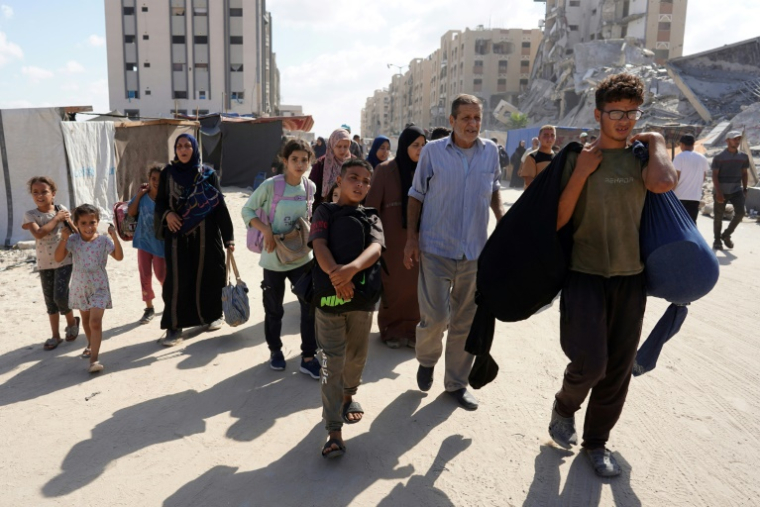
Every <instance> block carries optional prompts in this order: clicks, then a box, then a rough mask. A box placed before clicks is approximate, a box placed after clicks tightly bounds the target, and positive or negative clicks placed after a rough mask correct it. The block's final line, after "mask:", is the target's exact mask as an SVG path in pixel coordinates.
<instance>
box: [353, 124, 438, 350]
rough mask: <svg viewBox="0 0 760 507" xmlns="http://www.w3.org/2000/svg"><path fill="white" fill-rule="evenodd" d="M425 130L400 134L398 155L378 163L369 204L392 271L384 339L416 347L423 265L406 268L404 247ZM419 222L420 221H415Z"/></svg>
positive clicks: (382, 320) (380, 317) (383, 314)
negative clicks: (377, 220)
mask: <svg viewBox="0 0 760 507" xmlns="http://www.w3.org/2000/svg"><path fill="white" fill-rule="evenodd" d="M426 142H427V141H426V139H425V132H424V131H423V130H422V129H421V128H419V127H409V128H407V129H406V130H404V131H403V132H402V133H401V136H399V138H398V149H397V150H396V158H394V159H393V160H390V161H388V162H384V163H382V164H380V165H378V166H377V168H376V169H375V172H374V174H373V175H372V187H371V188H370V191H369V193H368V194H367V199H366V205H367V206H368V207H371V208H375V209H377V211H378V212H379V213H380V219H381V220H382V222H383V230H384V232H385V246H386V250H385V252H383V259H384V260H385V264H386V266H387V268H388V272H385V271H383V273H382V278H383V296H382V298H383V299H382V303H381V305H380V311H379V312H378V314H377V325H378V327H379V328H380V339H381V340H382V341H383V342H384V343H385V344H386V345H388V347H390V348H393V349H395V348H399V347H403V346H409V347H412V348H414V346H415V343H416V341H417V339H416V328H417V324H418V323H419V322H420V309H419V303H418V301H417V279H418V277H419V268H418V266H417V265H415V266H413V267H412V269H411V272H409V271H407V270H406V269H404V247H405V246H406V236H407V228H408V225H407V203H408V200H409V198H408V197H407V195H408V194H409V189H410V188H411V186H412V179H413V178H414V171H415V170H416V169H417V162H418V161H419V159H420V153H421V152H422V148H423V147H424V146H425V143H426ZM415 225H416V224H415Z"/></svg>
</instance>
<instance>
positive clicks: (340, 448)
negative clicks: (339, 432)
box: [322, 438, 346, 459]
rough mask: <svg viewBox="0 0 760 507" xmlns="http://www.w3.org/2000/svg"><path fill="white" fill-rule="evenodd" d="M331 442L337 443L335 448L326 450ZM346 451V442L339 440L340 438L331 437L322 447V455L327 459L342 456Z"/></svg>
mask: <svg viewBox="0 0 760 507" xmlns="http://www.w3.org/2000/svg"><path fill="white" fill-rule="evenodd" d="M333 444H335V445H337V446H338V448H337V449H331V450H329V451H328V452H325V451H327V450H328V449H330V448H331V447H332V446H333ZM345 453H346V444H344V443H343V442H341V441H340V439H337V438H331V439H330V440H328V441H327V442H325V445H324V446H323V447H322V457H323V458H326V459H329V458H337V457H339V456H343V455H344V454H345Z"/></svg>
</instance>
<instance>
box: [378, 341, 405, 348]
mask: <svg viewBox="0 0 760 507" xmlns="http://www.w3.org/2000/svg"><path fill="white" fill-rule="evenodd" d="M383 343H385V345H386V346H387V347H388V348H389V349H400V348H401V347H402V344H401V342H400V341H399V340H394V339H390V340H386V341H384V342H383Z"/></svg>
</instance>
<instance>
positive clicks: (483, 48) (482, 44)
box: [475, 39, 490, 55]
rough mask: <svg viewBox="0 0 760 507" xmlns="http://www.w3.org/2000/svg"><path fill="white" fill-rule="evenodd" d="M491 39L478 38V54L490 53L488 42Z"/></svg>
mask: <svg viewBox="0 0 760 507" xmlns="http://www.w3.org/2000/svg"><path fill="white" fill-rule="evenodd" d="M489 42H490V41H488V40H485V39H478V40H476V41H475V54H476V55H487V54H488V43H489Z"/></svg>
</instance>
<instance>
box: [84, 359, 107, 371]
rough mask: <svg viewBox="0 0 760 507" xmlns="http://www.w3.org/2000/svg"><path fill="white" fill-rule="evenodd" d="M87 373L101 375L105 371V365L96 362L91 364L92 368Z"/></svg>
mask: <svg viewBox="0 0 760 507" xmlns="http://www.w3.org/2000/svg"><path fill="white" fill-rule="evenodd" d="M87 371H88V372H90V373H100V372H101V371H103V365H102V364H100V363H99V362H97V361H95V362H94V363H92V364H90V368H89V369H88V370H87Z"/></svg>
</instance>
